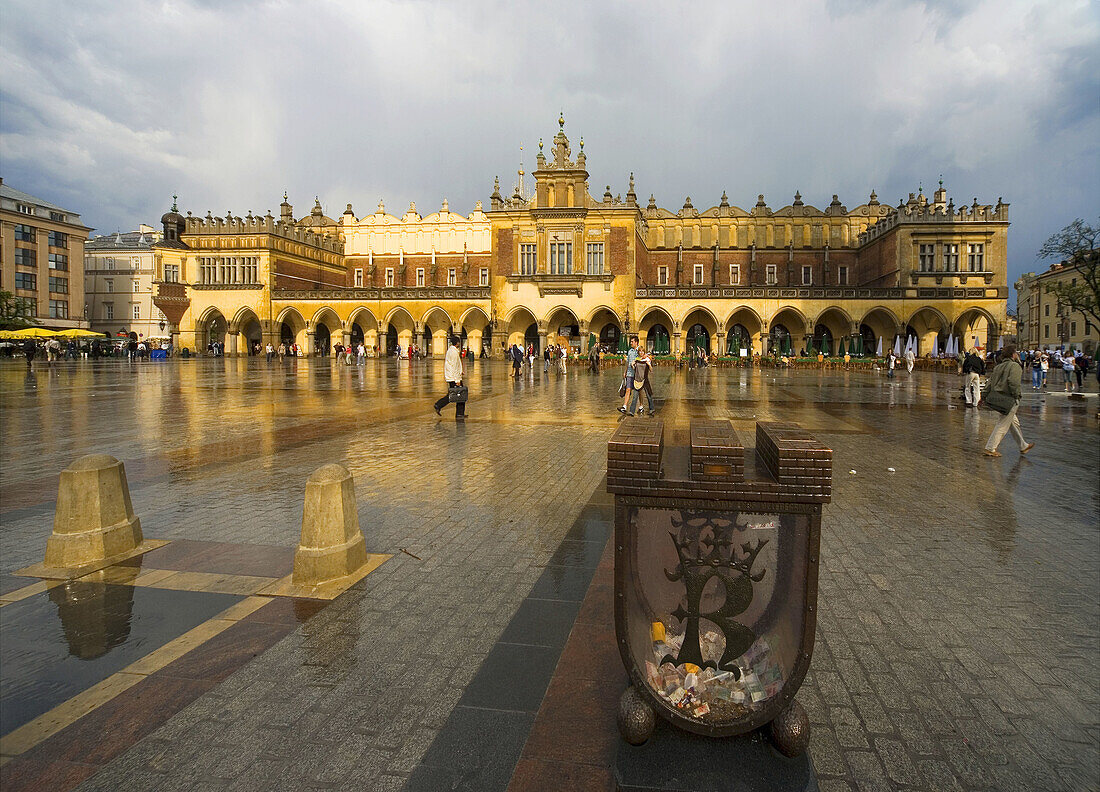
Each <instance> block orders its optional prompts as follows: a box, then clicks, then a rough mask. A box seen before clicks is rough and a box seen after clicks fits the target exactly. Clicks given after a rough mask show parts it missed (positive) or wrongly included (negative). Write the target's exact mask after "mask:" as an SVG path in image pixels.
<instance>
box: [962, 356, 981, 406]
mask: <svg viewBox="0 0 1100 792" xmlns="http://www.w3.org/2000/svg"><path fill="white" fill-rule="evenodd" d="M982 374H985V363H984V362H983V361H982V359H981V358H980V357H978V356H977V355H975V354H974V353H973V352H972V351H971V352H968V353H967V355H966V360H964V361H963V377H965V380H964V381H963V398H965V399H966V406H967V407H977V406H978V402H980V401H981V400H982V387H981V377H980V375H982Z"/></svg>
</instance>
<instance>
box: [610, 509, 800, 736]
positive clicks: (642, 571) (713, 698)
mask: <svg viewBox="0 0 1100 792" xmlns="http://www.w3.org/2000/svg"><path fill="white" fill-rule="evenodd" d="M625 500H627V501H629V499H625ZM744 505H746V506H749V507H750V508H737V507H736V506H737V505H735V504H728V508H726V507H725V506H724V505H723V504H720V503H711V504H707V507H708V508H697V507H696V508H658V507H648V506H636V505H629V503H624V504H621V505H620V507H619V508H620V509H622V510H623V511H622V512H621V513H620V514H619V515H617V517H618V518H619V520H621V522H619V526H618V527H617V530H623V531H624V533H625V535H623V536H619V537H618V539H617V541H618V545H619V547H620V548H621V549H620V550H619V551H618V555H619V558H617V567H618V569H617V575H618V576H619V579H618V581H617V583H618V584H620V586H621V587H620V588H618V591H619V593H620V594H621V597H619V599H618V602H617V603H616V605H617V608H618V613H617V618H618V620H619V627H620V628H625V629H624V630H623V631H622V632H620V635H619V638H620V650H621V651H622V652H623V655H624V656H623V660H624V662H625V663H626V665H627V667H628V669H631V670H632V676H635V677H638V678H636V679H635V680H634V682H635V685H636V686H638V687H640V688H642V689H644V690H645V691H646V693H647V694H648V695H647V698H649V699H650V700H651V701H652V702H653V704H654V705H655V706H656V708H657V709H658V711H660V712H661V714H662V715H664V716H665V717H666V718H667V719H669V720H672V721H674V722H675V723H676V724H677V725H679V726H681V727H682V728H685V729H688V730H690V731H695V732H698V733H702V734H710V735H716V736H720V735H732V734H740V733H743V732H746V731H749V730H751V729H754V728H756V727H758V726H760V725H761V724H763V723H766V722H768V721H770V720H771V719H772V718H774V717H775V715H776V713H777V712H778V711H779V710H780V709H782V707H783V706H785V704H786V703H787V702H788V701H789V700H790V698H791V697H792V696H793V695H794V693H795V692H796V691H797V689H798V686H799V685H800V684H801V682H802V678H803V676H804V675H805V672H806V668H807V666H808V663H809V652H810V649H811V647H812V645H813V620H812V619H808V618H807V616H808V613H807V608H809V607H812V603H811V602H810V600H811V599H815V598H816V597H815V595H816V588H815V590H814V591H813V592H811V593H810V597H807V585H808V580H807V572H808V566H809V564H808V559H809V557H810V555H811V553H813V554H816V545H817V538H818V537H817V531H815V530H814V528H816V524H815V523H816V519H815V517H816V515H814V514H813V513H812V511H811V510H809V509H807V510H806V513H790V512H782V511H774V510H767V509H768V508H769V507H770V508H774V507H775V506H776V505H777V504H774V503H773V504H744ZM758 506H765V509H760V510H757V508H756V507H758ZM817 519H819V518H817ZM619 540H621V541H619ZM815 577H816V575H815ZM814 583H816V580H815V581H814ZM811 612H812V611H811Z"/></svg>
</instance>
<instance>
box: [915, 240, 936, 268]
mask: <svg viewBox="0 0 1100 792" xmlns="http://www.w3.org/2000/svg"><path fill="white" fill-rule="evenodd" d="M918 260H919V262H920V271H921V272H932V271H933V270H934V269H936V246H935V245H921V246H920V254H919V256H918Z"/></svg>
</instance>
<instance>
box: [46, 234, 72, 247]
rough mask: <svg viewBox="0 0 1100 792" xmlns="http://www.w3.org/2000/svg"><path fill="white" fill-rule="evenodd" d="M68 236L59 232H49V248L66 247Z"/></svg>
mask: <svg viewBox="0 0 1100 792" xmlns="http://www.w3.org/2000/svg"><path fill="white" fill-rule="evenodd" d="M68 246H69V235H68V234H65V233H62V232H61V231H51V232H50V247H62V248H63V247H68Z"/></svg>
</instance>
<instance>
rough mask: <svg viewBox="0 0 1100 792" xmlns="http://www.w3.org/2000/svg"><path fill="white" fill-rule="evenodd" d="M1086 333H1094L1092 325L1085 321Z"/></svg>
mask: <svg viewBox="0 0 1100 792" xmlns="http://www.w3.org/2000/svg"><path fill="white" fill-rule="evenodd" d="M1085 335H1092V325H1090V324H1089V323H1088V322H1085Z"/></svg>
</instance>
